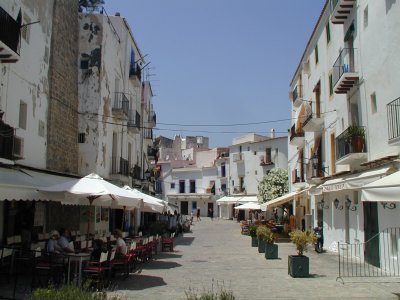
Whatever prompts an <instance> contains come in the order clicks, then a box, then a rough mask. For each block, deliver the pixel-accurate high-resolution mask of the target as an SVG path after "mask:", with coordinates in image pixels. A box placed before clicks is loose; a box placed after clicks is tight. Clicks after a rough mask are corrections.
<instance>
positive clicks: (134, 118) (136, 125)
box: [128, 109, 140, 133]
mask: <svg viewBox="0 0 400 300" xmlns="http://www.w3.org/2000/svg"><path fill="white" fill-rule="evenodd" d="M128 130H129V131H130V132H133V133H139V132H140V114H139V113H138V112H137V110H134V109H131V110H129V113H128Z"/></svg>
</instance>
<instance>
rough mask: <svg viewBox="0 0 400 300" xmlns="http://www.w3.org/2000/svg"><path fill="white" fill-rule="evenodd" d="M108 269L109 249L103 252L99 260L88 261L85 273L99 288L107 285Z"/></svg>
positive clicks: (84, 269)
mask: <svg viewBox="0 0 400 300" xmlns="http://www.w3.org/2000/svg"><path fill="white" fill-rule="evenodd" d="M108 271H110V266H109V264H108V251H107V252H102V253H101V254H100V259H99V260H98V261H88V262H87V263H86V266H85V267H84V268H83V274H84V275H85V276H86V277H89V278H90V279H91V280H93V282H96V285H97V288H103V287H104V286H105V278H106V274H107V272H108Z"/></svg>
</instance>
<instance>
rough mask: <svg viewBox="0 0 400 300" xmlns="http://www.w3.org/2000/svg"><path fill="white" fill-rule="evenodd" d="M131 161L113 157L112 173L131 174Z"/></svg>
mask: <svg viewBox="0 0 400 300" xmlns="http://www.w3.org/2000/svg"><path fill="white" fill-rule="evenodd" d="M129 170H130V163H129V161H128V160H127V159H124V158H122V157H116V156H112V157H111V174H120V175H124V176H129Z"/></svg>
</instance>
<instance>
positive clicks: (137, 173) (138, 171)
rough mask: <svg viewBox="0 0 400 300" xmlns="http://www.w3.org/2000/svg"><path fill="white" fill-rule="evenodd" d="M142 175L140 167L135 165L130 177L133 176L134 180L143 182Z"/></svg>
mask: <svg viewBox="0 0 400 300" xmlns="http://www.w3.org/2000/svg"><path fill="white" fill-rule="evenodd" d="M141 173H142V171H141V168H140V167H139V166H138V165H134V166H133V167H132V168H131V169H130V173H129V175H130V176H132V178H133V179H136V180H141Z"/></svg>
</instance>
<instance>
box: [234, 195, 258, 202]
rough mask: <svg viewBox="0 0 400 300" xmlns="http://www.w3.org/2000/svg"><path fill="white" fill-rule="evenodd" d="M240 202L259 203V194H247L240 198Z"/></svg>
mask: <svg viewBox="0 0 400 300" xmlns="http://www.w3.org/2000/svg"><path fill="white" fill-rule="evenodd" d="M238 202H239V203H246V202H255V203H258V198H257V196H245V197H241V198H239V199H238Z"/></svg>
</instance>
